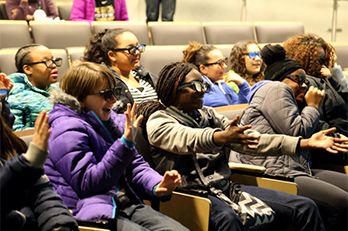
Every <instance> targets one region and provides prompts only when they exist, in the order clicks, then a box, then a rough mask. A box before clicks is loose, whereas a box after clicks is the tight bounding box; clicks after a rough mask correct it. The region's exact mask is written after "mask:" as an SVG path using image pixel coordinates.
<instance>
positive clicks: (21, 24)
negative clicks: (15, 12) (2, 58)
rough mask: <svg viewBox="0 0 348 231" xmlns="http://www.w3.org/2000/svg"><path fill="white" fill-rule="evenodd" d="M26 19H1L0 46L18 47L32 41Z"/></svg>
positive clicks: (2, 47)
mask: <svg viewBox="0 0 348 231" xmlns="http://www.w3.org/2000/svg"><path fill="white" fill-rule="evenodd" d="M31 42H32V41H31V38H30V32H29V27H28V24H27V22H26V21H21V20H16V21H15V20H0V48H1V49H4V48H16V47H21V46H23V45H25V44H29V43H31Z"/></svg>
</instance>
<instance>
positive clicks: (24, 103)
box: [8, 44, 62, 131]
mask: <svg viewBox="0 0 348 231" xmlns="http://www.w3.org/2000/svg"><path fill="white" fill-rule="evenodd" d="M15 63H16V68H17V73H14V74H11V75H9V76H8V77H9V78H10V79H11V82H12V83H13V84H14V86H13V89H12V90H11V92H10V93H9V97H8V102H9V103H10V105H11V112H12V113H13V114H14V115H15V117H16V119H15V122H14V125H13V130H14V131H19V130H25V129H29V128H34V124H35V120H36V117H37V116H38V115H39V113H40V112H41V111H43V110H45V111H47V113H48V112H49V111H50V110H52V104H51V103H50V102H49V99H48V96H49V95H50V91H51V90H52V89H54V88H57V87H58V86H57V85H56V84H55V83H57V81H58V67H60V66H61V65H62V59H61V58H55V57H53V55H52V53H51V51H50V49H48V48H47V47H45V46H43V45H40V44H29V45H25V46H23V47H21V48H19V49H18V51H17V53H16V55H15Z"/></svg>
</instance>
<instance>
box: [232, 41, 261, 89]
mask: <svg viewBox="0 0 348 231" xmlns="http://www.w3.org/2000/svg"><path fill="white" fill-rule="evenodd" d="M249 44H256V45H257V46H258V47H259V49H260V46H259V45H258V44H257V43H256V42H255V41H253V40H242V41H239V42H237V43H236V44H234V46H233V47H232V50H231V53H230V60H231V67H230V70H233V71H234V72H235V73H236V74H238V75H240V76H241V77H242V78H244V79H245V80H246V81H247V82H248V83H249V85H250V86H252V85H254V84H255V83H257V82H259V81H261V80H264V75H263V72H264V70H265V68H266V64H265V63H264V62H261V68H260V71H259V73H256V74H254V75H252V76H251V77H250V76H249V74H248V71H247V69H246V66H245V59H244V58H243V56H244V54H245V53H246V52H248V45H249ZM260 50H261V49H260Z"/></svg>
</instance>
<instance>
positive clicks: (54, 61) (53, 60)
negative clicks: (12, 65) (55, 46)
mask: <svg viewBox="0 0 348 231" xmlns="http://www.w3.org/2000/svg"><path fill="white" fill-rule="evenodd" d="M49 60H50V61H52V64H51V65H50V66H48V65H47V61H49ZM57 62H60V64H59V65H58V64H57ZM40 63H44V64H45V65H46V67H47V68H52V67H53V66H52V65H53V64H54V65H56V66H57V67H61V66H62V64H63V59H62V58H54V59H45V60H42V61H38V62H33V63H25V64H24V65H28V66H33V65H36V64H40ZM24 65H23V66H24Z"/></svg>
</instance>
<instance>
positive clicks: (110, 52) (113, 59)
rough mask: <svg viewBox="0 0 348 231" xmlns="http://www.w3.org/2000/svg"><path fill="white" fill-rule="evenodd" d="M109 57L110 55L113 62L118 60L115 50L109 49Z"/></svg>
mask: <svg viewBox="0 0 348 231" xmlns="http://www.w3.org/2000/svg"><path fill="white" fill-rule="evenodd" d="M108 57H109V59H110V61H111V62H116V60H117V58H116V53H115V52H112V51H108Z"/></svg>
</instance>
